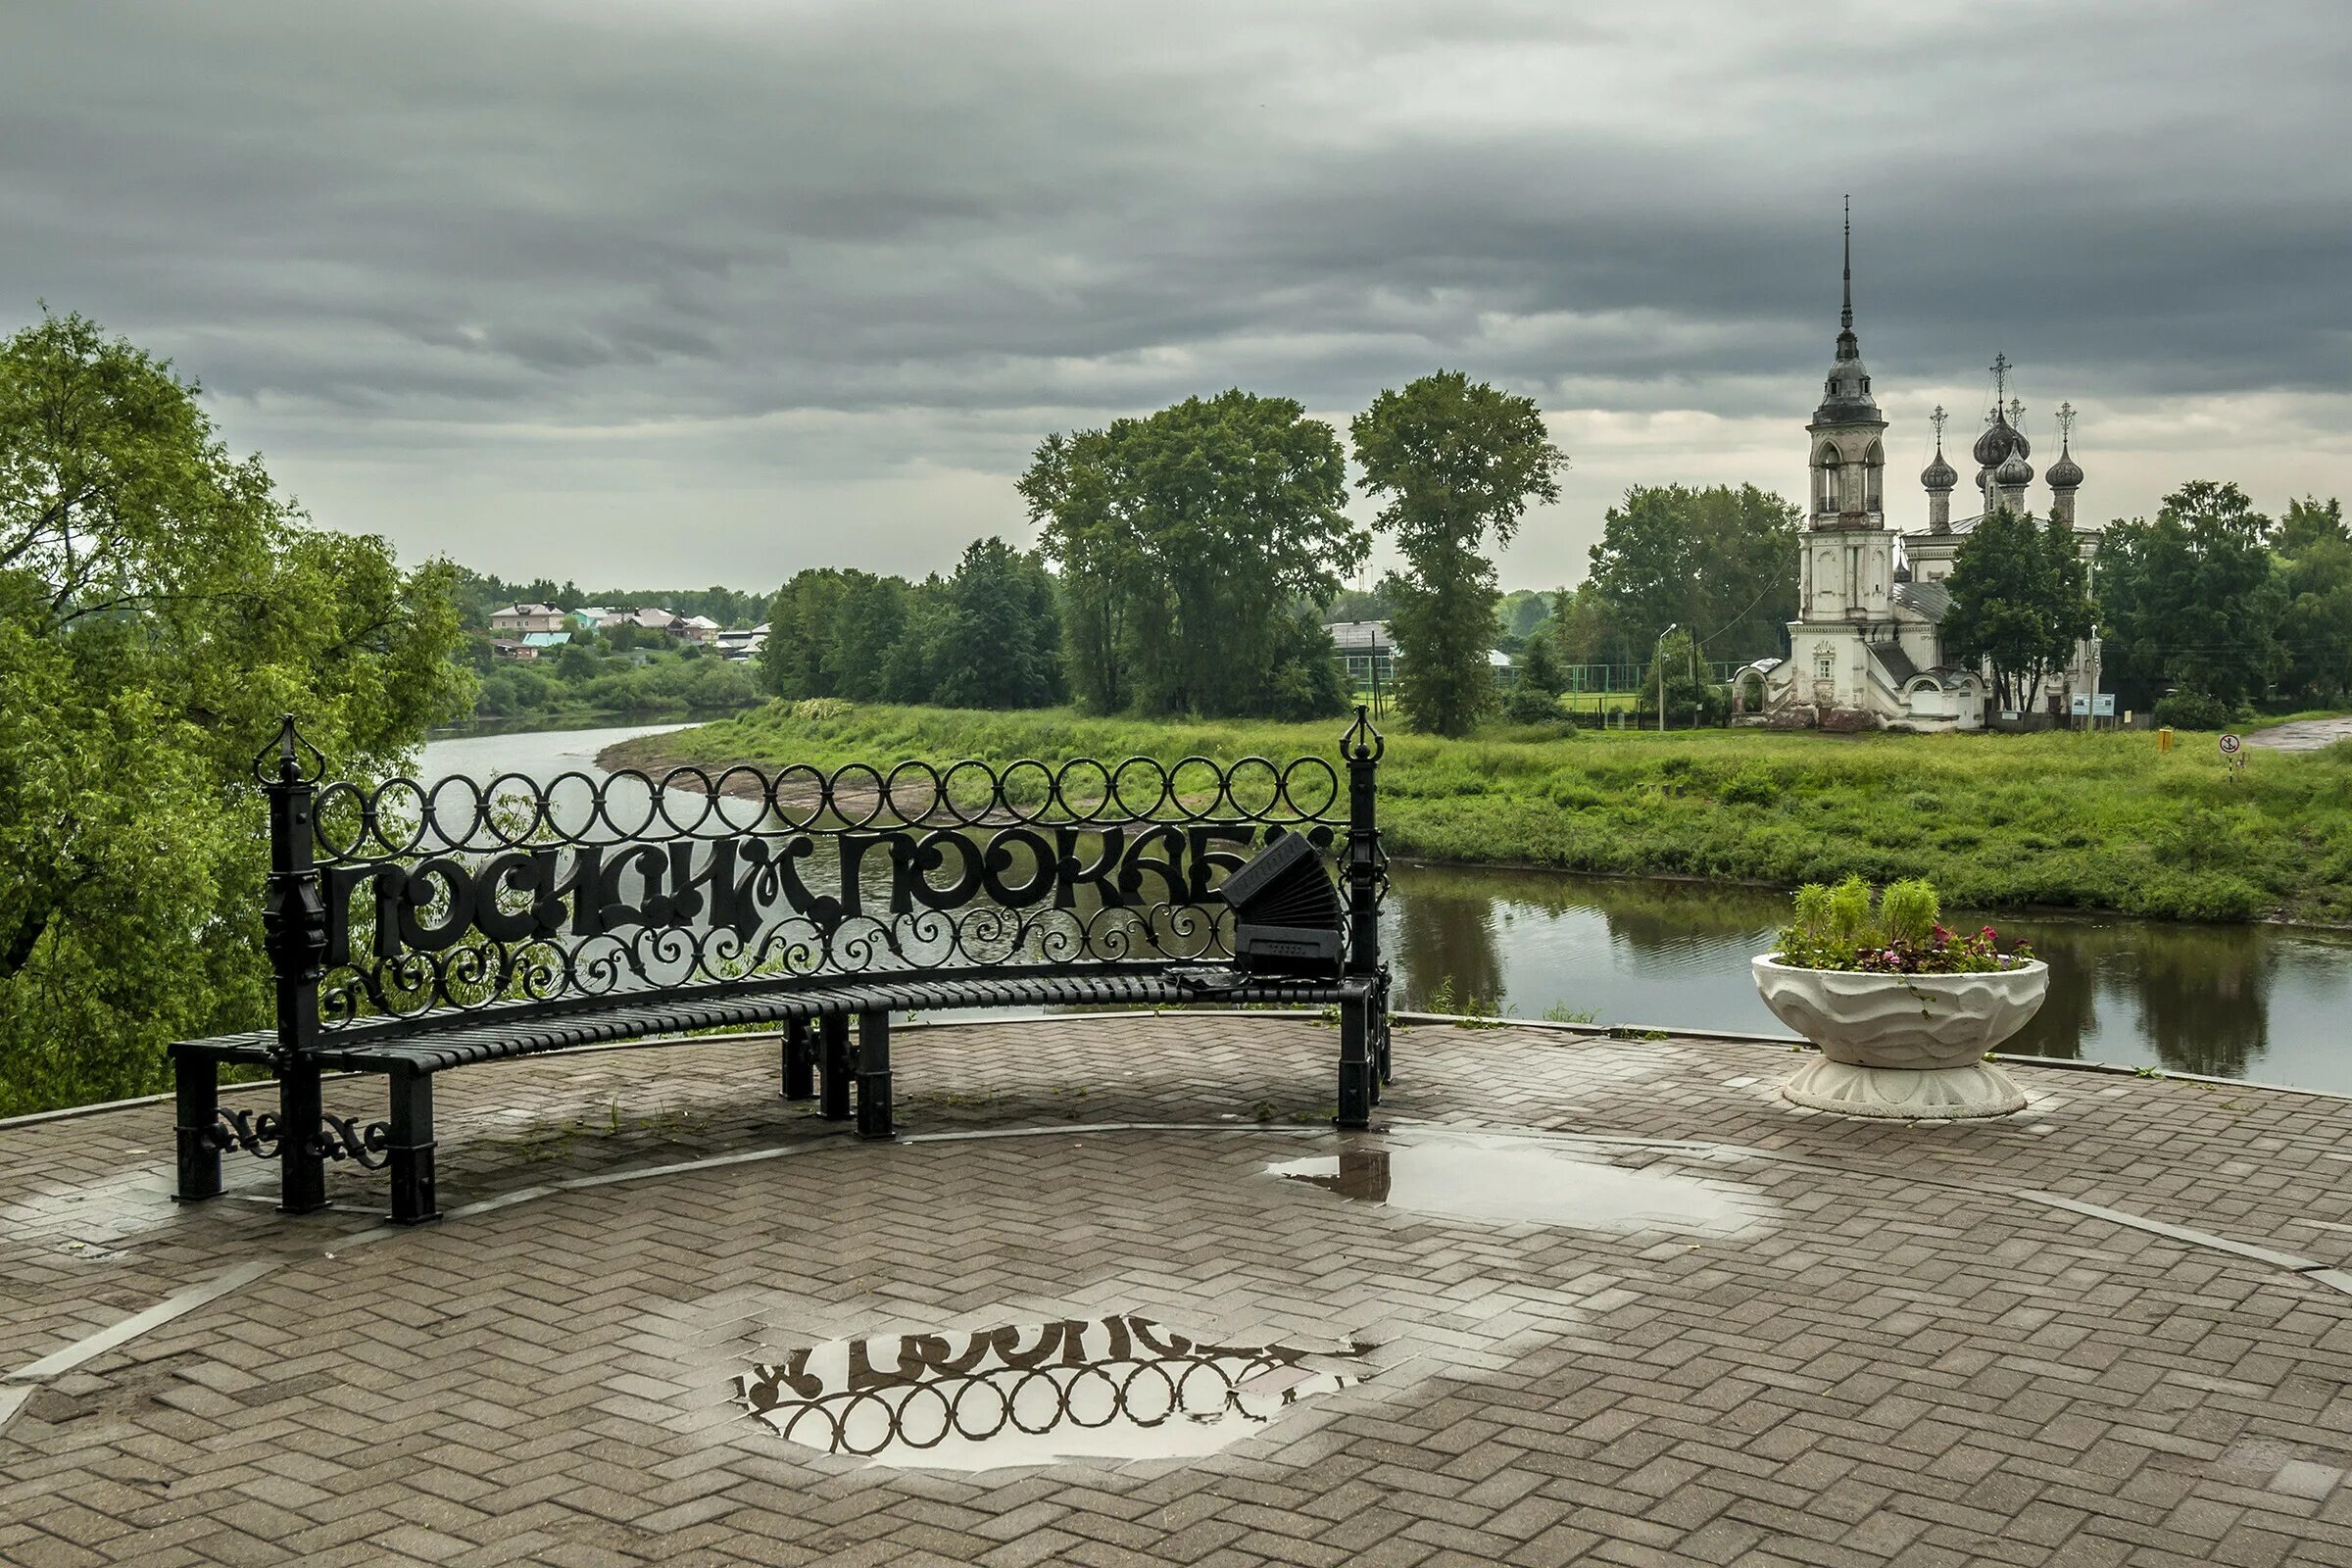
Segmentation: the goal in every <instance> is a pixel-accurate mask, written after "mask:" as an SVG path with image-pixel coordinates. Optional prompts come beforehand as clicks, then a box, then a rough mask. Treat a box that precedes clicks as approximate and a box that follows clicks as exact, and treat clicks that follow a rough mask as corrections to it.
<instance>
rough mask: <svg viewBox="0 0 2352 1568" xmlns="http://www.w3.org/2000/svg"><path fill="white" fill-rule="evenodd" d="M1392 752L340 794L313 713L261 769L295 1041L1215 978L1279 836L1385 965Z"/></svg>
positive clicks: (1377, 744) (300, 1044) (789, 772)
mask: <svg viewBox="0 0 2352 1568" xmlns="http://www.w3.org/2000/svg"><path fill="white" fill-rule="evenodd" d="M1383 750H1384V746H1383V742H1382V740H1381V737H1380V735H1379V733H1378V731H1376V730H1374V729H1373V728H1372V726H1371V724H1370V722H1369V721H1368V719H1367V718H1366V716H1365V714H1364V713H1363V711H1362V710H1360V709H1359V710H1358V711H1357V713H1356V722H1355V724H1354V726H1353V727H1352V728H1350V729H1349V730H1348V732H1347V734H1346V735H1345V736H1344V737H1343V740H1342V743H1341V747H1340V754H1339V758H1338V760H1337V762H1336V764H1335V761H1334V760H1331V759H1327V758H1323V757H1302V758H1297V759H1293V760H1287V761H1276V760H1268V759H1265V758H1258V757H1247V758H1242V759H1239V760H1233V761H1229V762H1220V761H1217V760H1211V759H1208V758H1202V757H1189V758H1186V759H1184V760H1181V761H1179V762H1176V763H1174V764H1172V765H1170V764H1162V763H1160V762H1157V761H1155V760H1152V759H1149V758H1130V759H1127V760H1123V761H1111V762H1105V761H1101V760H1094V759H1086V758H1081V759H1075V760H1064V761H1061V762H1058V763H1051V764H1049V763H1046V762H1040V761H1026V760H1024V761H1017V762H1013V763H1010V764H1008V765H1005V766H1003V767H994V766H990V765H988V764H985V763H982V762H978V761H963V762H957V763H955V764H953V765H951V766H947V767H937V766H933V765H931V764H928V763H924V762H919V761H906V762H900V763H897V764H895V765H890V766H869V765H866V764H862V763H850V764H847V765H845V766H840V767H836V768H833V769H830V770H819V769H816V768H813V767H808V766H793V767H786V768H781V769H777V770H773V771H765V770H761V769H758V768H752V767H734V768H728V769H725V770H723V771H711V770H706V769H702V768H694V767H681V768H675V769H672V770H670V771H669V772H667V773H664V774H662V775H661V776H659V777H656V776H653V775H649V774H647V773H643V772H637V771H622V772H618V773H613V774H608V775H598V776H591V775H589V774H585V773H569V774H564V775H562V776H560V777H558V778H554V779H551V780H547V781H545V782H541V781H537V780H533V779H530V778H527V777H524V776H522V775H519V774H509V775H503V776H501V777H497V778H492V779H487V780H474V779H467V778H462V777H461V778H446V779H442V780H440V781H438V782H436V783H434V784H432V785H429V786H427V785H423V784H419V783H417V782H416V781H414V780H410V779H393V780H389V781H386V782H383V783H380V784H368V783H360V782H353V781H331V782H330V781H327V780H325V779H324V777H323V775H324V773H325V771H326V769H325V765H324V760H323V759H321V758H320V757H319V754H318V753H317V752H316V751H315V750H314V749H312V748H310V747H309V746H308V744H307V743H306V742H304V741H303V740H302V738H301V737H300V735H299V734H298V733H297V732H296V731H295V728H294V725H293V722H292V720H291V719H288V720H287V721H286V723H285V725H284V726H283V728H282V729H281V731H280V734H279V736H278V739H277V741H276V742H275V743H274V744H273V745H272V746H271V747H270V748H269V749H267V750H265V752H264V753H263V755H262V757H261V758H260V759H257V760H256V772H257V774H258V775H259V776H260V777H261V779H262V782H263V785H264V789H265V792H266V794H267V795H268V797H269V799H270V825H271V875H270V891H269V902H268V906H267V907H266V909H265V925H266V927H267V929H268V933H269V935H268V942H269V947H270V956H271V961H272V966H273V969H274V971H275V974H276V978H277V982H278V1034H279V1040H278V1046H279V1049H280V1050H281V1051H299V1050H303V1049H306V1048H308V1047H309V1046H310V1045H313V1044H315V1043H317V1042H318V1041H319V1040H320V1039H322V1038H324V1037H327V1036H331V1035H334V1034H336V1033H337V1032H338V1031H342V1030H347V1029H354V1028H358V1029H364V1030H365V1031H367V1032H368V1033H369V1034H377V1033H383V1032H405V1031H408V1030H412V1029H424V1028H430V1027H437V1026H441V1025H447V1024H450V1023H453V1022H461V1021H464V1020H465V1019H466V1018H467V1017H470V1016H473V1015H478V1014H480V1013H482V1012H483V1011H484V1010H485V1009H491V1008H496V1009H499V1011H500V1012H501V1014H502V1015H503V1014H507V1013H513V1012H542V1011H544V1012H557V1011H565V1012H568V1011H575V1010H579V1009H581V1008H585V1007H593V1006H597V1005H606V1004H607V1003H608V1002H610V1001H611V1000H614V999H622V1000H626V1001H629V1002H639V1001H653V1000H658V999H661V998H662V997H666V996H674V995H677V994H679V993H682V992H702V991H713V990H740V989H743V988H748V987H771V986H780V985H790V984H796V983H809V982H811V981H815V980H819V979H821V978H822V977H828V976H841V975H858V974H875V973H886V972H887V973H893V974H905V973H909V972H923V971H950V970H954V971H962V972H969V971H973V970H981V971H991V970H1005V969H1019V970H1021V971H1023V972H1030V971H1034V970H1036V969H1039V968H1046V969H1055V970H1067V971H1070V972H1081V973H1082V972H1085V971H1086V970H1088V969H1091V968H1098V967H1101V966H1103V965H1113V964H1116V965H1135V964H1142V965H1157V964H1178V963H1203V962H1207V963H1213V962H1217V961H1219V960H1222V959H1225V958H1228V957H1230V956H1231V955H1232V952H1233V938H1232V930H1233V927H1232V913H1231V910H1230V909H1228V908H1227V907H1225V905H1224V903H1223V901H1222V900H1220V899H1219V898H1218V897H1217V896H1216V891H1215V890H1216V888H1217V887H1218V885H1219V884H1220V883H1221V882H1222V880H1223V879H1224V877H1225V876H1226V875H1227V874H1228V873H1229V872H1231V871H1232V870H1233V869H1234V868H1236V867H1238V866H1240V865H1241V864H1243V863H1244V862H1245V861H1246V860H1247V859H1248V858H1250V855H1251V854H1252V853H1254V852H1255V851H1256V850H1258V849H1260V848H1262V847H1263V846H1264V845H1266V844H1268V843H1270V842H1272V841H1273V840H1274V839H1276V838H1278V837H1280V836H1282V835H1284V834H1299V835H1302V836H1303V837H1304V838H1305V839H1306V841H1307V842H1308V843H1310V844H1311V845H1313V846H1314V847H1315V848H1316V850H1317V851H1318V852H1320V853H1321V855H1322V856H1323V857H1325V858H1326V860H1327V862H1328V863H1332V864H1334V865H1336V868H1337V870H1338V873H1339V875H1340V878H1341V881H1342V888H1341V896H1342V899H1343V903H1344V907H1345V909H1346V912H1347V920H1346V926H1347V929H1346V932H1345V944H1344V953H1345V956H1344V959H1343V962H1344V964H1345V968H1346V970H1347V972H1348V973H1350V974H1364V975H1369V974H1372V973H1374V972H1376V971H1377V970H1378V968H1379V965H1380V956H1379V933H1378V919H1377V911H1378V906H1379V903H1380V900H1381V897H1382V895H1383V893H1384V891H1385V888H1386V885H1387V877H1386V872H1385V863H1386V862H1385V858H1383V856H1382V853H1381V849H1380V834H1379V827H1378V824H1377V822H1376V820H1375V794H1376V792H1375V788H1374V780H1375V776H1376V771H1377V768H1378V765H1379V761H1380V757H1381V754H1382V751H1383Z"/></svg>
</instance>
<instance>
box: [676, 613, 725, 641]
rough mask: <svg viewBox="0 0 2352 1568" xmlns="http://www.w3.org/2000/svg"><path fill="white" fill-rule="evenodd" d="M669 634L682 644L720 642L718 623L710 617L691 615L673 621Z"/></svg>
mask: <svg viewBox="0 0 2352 1568" xmlns="http://www.w3.org/2000/svg"><path fill="white" fill-rule="evenodd" d="M669 632H670V635H671V636H673V637H675V638H677V639H678V640H679V641H680V642H689V643H714V642H716V641H718V622H717V621H715V620H712V619H711V617H710V616H708V615H689V616H687V617H686V618H685V619H683V620H673V621H671V622H670V623H669Z"/></svg>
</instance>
